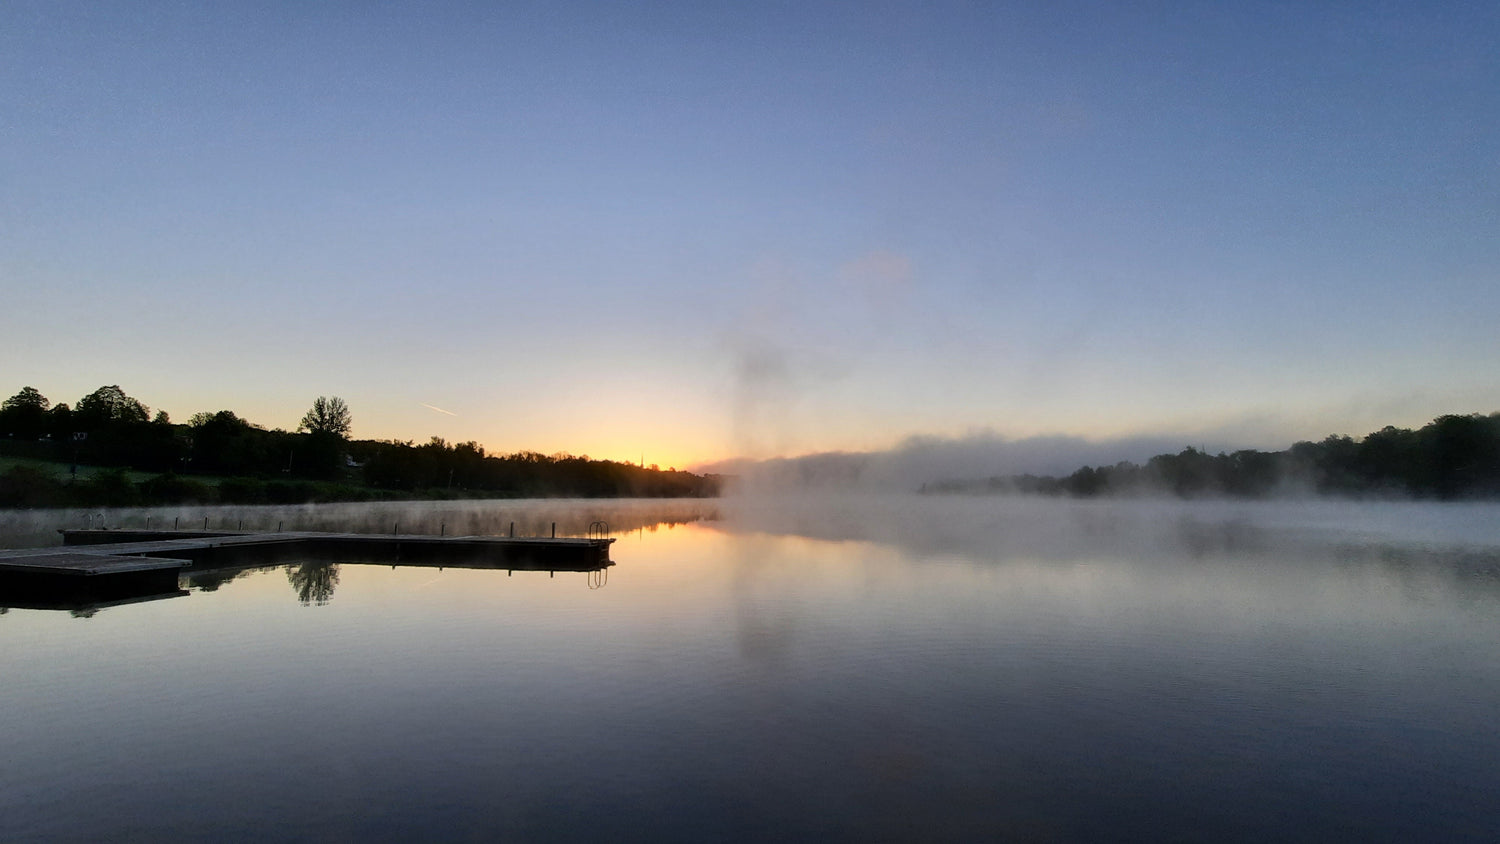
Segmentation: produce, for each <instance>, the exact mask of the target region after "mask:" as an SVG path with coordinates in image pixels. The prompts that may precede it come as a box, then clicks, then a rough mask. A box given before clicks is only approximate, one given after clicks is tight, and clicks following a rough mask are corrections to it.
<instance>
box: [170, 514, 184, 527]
mask: <svg viewBox="0 0 1500 844" xmlns="http://www.w3.org/2000/svg"><path fill="white" fill-rule="evenodd" d="M180 518H182V517H181V516H173V517H172V530H177V520H178V519H180Z"/></svg>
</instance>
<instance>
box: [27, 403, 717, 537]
mask: <svg viewBox="0 0 1500 844" xmlns="http://www.w3.org/2000/svg"><path fill="white" fill-rule="evenodd" d="M351 429H352V414H351V413H350V411H349V408H348V406H347V405H346V404H345V403H344V402H343V400H342V399H339V398H338V397H324V396H319V397H318V398H317V399H316V400H315V401H314V402H313V406H312V408H311V409H310V410H309V411H308V412H307V415H305V416H304V417H303V418H302V424H301V425H300V426H299V427H298V430H296V431H286V430H282V429H279V428H276V429H271V430H267V429H266V428H264V427H261V426H259V425H256V424H254V423H252V422H250V421H248V420H245V419H242V418H240V417H239V416H238V415H236V414H235V413H234V412H233V411H229V410H221V411H218V412H215V413H197V414H194V415H193V416H192V418H191V419H190V420H189V421H188V422H187V424H177V423H173V422H172V421H171V419H170V418H169V417H168V415H167V414H166V413H165V412H157V413H156V414H155V415H152V413H151V411H150V408H148V407H147V406H146V405H144V404H142V403H141V402H140V401H138V400H136V399H134V398H131V397H130V396H128V395H126V394H125V392H124V391H123V390H121V389H120V388H119V387H118V386H114V385H111V386H106V387H100V388H99V389H98V390H95V391H94V392H92V393H90V394H89V395H87V396H84V397H83V398H82V399H80V400H79V401H78V403H77V404H76V405H75V406H73V407H69V406H68V405H67V404H66V403H62V402H59V403H58V404H55V405H54V404H52V403H51V402H50V401H48V400H47V398H46V397H45V396H43V395H42V394H41V393H40V392H39V391H37V390H36V389H35V388H32V387H26V388H24V389H22V390H21V391H20V392H19V393H17V394H16V395H14V396H11V397H10V398H8V399H5V400H4V402H3V404H0V508H46V507H71V506H86V507H129V506H136V505H160V504H305V503H320V502H335V501H410V500H456V499H507V498H555V497H572V498H624V497H639V498H708V497H715V496H717V495H718V494H719V491H720V488H721V485H722V480H723V479H722V478H720V477H719V476H715V475H696V474H693V473H691V472H682V471H678V470H676V469H675V468H671V469H660V468H658V467H657V466H654V465H653V466H649V467H647V466H637V465H635V464H631V463H620V462H617V461H613V460H591V459H590V458H589V457H588V456H586V455H583V456H575V455H571V454H563V453H559V454H552V455H544V454H540V453H537V452H531V451H520V452H516V453H513V454H506V455H499V454H489V453H487V452H486V450H485V448H484V446H481V445H480V444H478V443H476V442H463V443H453V444H450V443H448V442H446V441H445V440H443V439H442V438H439V437H433V438H432V439H430V440H429V441H428V442H426V443H423V444H421V445H417V444H415V443H414V442H412V441H401V440H355V439H350V437H349V433H350V431H351Z"/></svg>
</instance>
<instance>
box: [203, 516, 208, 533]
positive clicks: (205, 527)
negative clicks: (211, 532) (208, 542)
mask: <svg viewBox="0 0 1500 844" xmlns="http://www.w3.org/2000/svg"><path fill="white" fill-rule="evenodd" d="M203 529H204V530H208V517H207V516H204V517H203Z"/></svg>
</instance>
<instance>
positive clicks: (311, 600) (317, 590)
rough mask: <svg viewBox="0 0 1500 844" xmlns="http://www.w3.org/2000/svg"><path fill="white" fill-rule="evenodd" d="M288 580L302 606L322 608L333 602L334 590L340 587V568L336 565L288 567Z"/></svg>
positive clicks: (305, 564)
mask: <svg viewBox="0 0 1500 844" xmlns="http://www.w3.org/2000/svg"><path fill="white" fill-rule="evenodd" d="M286 579H287V582H288V583H290V584H292V589H293V590H294V591H295V592H296V593H297V600H298V601H300V602H301V603H302V606H304V607H306V606H312V605H317V606H320V607H322V606H326V605H327V604H328V602H329V601H332V600H333V590H334V589H335V588H337V587H338V585H339V567H338V566H337V565H336V564H334V563H303V564H301V565H298V566H287V570H286Z"/></svg>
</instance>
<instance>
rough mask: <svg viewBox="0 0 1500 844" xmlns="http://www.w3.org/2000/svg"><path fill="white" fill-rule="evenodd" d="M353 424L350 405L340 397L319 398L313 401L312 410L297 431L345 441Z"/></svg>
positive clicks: (304, 417) (305, 416) (303, 418)
mask: <svg viewBox="0 0 1500 844" xmlns="http://www.w3.org/2000/svg"><path fill="white" fill-rule="evenodd" d="M353 424H354V419H353V417H352V416H351V415H350V413H349V405H347V404H345V403H344V400H343V399H341V398H339V397H338V396H318V397H317V398H316V399H313V405H312V409H311V410H309V411H307V413H306V414H305V415H304V416H303V417H302V424H301V425H299V426H298V427H297V430H299V431H307V432H308V433H310V434H332V435H334V436H336V437H338V438H340V439H344V438H346V437H348V436H349V431H350V430H351V429H352V428H353Z"/></svg>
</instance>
